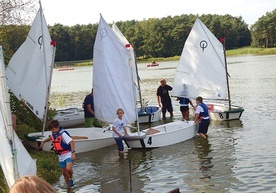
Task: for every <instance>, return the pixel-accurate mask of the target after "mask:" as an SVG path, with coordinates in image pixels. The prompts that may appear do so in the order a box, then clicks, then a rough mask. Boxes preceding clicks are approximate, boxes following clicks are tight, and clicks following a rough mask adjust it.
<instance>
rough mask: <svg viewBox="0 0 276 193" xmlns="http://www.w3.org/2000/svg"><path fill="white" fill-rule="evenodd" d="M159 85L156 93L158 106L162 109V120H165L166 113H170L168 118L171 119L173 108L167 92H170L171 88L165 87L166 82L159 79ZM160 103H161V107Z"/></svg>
mask: <svg viewBox="0 0 276 193" xmlns="http://www.w3.org/2000/svg"><path fill="white" fill-rule="evenodd" d="M160 83H161V85H160V86H159V87H158V89H157V93H156V95H157V102H158V105H159V107H160V108H161V107H162V114H163V118H166V111H168V112H169V113H170V116H171V118H172V117H173V107H172V100H171V97H170V95H169V91H170V90H172V87H171V86H169V85H167V82H166V80H165V79H161V81H160ZM160 99H161V100H160ZM160 101H161V102H160ZM161 103H162V106H161Z"/></svg>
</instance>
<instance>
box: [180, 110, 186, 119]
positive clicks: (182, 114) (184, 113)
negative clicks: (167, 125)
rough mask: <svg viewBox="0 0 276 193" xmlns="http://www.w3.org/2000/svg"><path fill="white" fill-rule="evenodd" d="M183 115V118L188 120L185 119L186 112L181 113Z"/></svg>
mask: <svg viewBox="0 0 276 193" xmlns="http://www.w3.org/2000/svg"><path fill="white" fill-rule="evenodd" d="M181 114H182V118H183V119H186V118H185V112H184V111H181Z"/></svg>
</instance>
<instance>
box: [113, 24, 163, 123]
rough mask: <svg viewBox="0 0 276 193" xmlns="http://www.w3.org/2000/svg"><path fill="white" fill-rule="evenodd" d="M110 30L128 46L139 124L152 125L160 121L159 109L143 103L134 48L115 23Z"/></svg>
mask: <svg viewBox="0 0 276 193" xmlns="http://www.w3.org/2000/svg"><path fill="white" fill-rule="evenodd" d="M112 30H113V31H114V32H115V33H116V35H117V36H118V38H119V39H120V40H121V41H122V42H123V43H124V44H125V45H129V48H128V49H129V53H130V58H131V59H130V65H131V66H132V67H131V69H132V74H133V80H134V84H135V87H136V88H137V89H136V91H135V93H136V98H137V99H138V100H137V102H138V104H139V107H138V108H137V113H138V119H139V123H153V122H156V121H159V120H160V119H161V109H160V108H159V107H158V106H154V105H150V106H148V102H146V103H144V102H143V101H144V100H143V99H142V94H141V89H140V81H139V76H138V69H137V63H136V57H135V53H134V48H133V47H132V45H131V44H130V43H129V42H128V40H127V39H126V37H125V36H124V35H123V33H122V32H121V31H120V29H119V28H118V27H117V26H116V24H115V23H113V25H112Z"/></svg>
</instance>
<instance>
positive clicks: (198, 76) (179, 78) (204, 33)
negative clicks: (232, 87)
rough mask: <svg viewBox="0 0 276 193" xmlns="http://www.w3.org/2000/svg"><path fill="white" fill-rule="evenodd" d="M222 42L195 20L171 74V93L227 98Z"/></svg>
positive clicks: (190, 96) (175, 94) (184, 95)
mask: <svg viewBox="0 0 276 193" xmlns="http://www.w3.org/2000/svg"><path fill="white" fill-rule="evenodd" d="M226 84H227V82H226V71H225V62H224V53H223V45H222V44H221V42H219V40H218V39H217V38H216V37H215V36H214V35H213V34H212V32H211V31H210V30H209V29H208V28H207V27H206V26H205V25H204V24H203V23H202V22H201V21H200V19H199V18H197V19H196V21H195V23H194V25H193V28H192V30H191V32H190V34H189V36H188V38H187V40H186V42H185V45H184V48H183V51H182V54H181V57H180V60H179V64H178V66H177V70H176V74H175V77H174V86H173V92H172V95H173V96H181V97H188V98H196V97H197V96H202V97H203V98H206V99H227V88H226Z"/></svg>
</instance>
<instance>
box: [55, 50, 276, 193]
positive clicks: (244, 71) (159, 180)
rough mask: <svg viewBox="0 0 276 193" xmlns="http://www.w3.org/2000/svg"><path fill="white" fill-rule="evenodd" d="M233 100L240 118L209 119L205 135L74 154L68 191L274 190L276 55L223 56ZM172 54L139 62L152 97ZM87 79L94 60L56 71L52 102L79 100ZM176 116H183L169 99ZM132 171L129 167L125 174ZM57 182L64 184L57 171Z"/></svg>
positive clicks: (170, 68)
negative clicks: (150, 63)
mask: <svg viewBox="0 0 276 193" xmlns="http://www.w3.org/2000/svg"><path fill="white" fill-rule="evenodd" d="M228 63H229V73H230V75H231V78H230V83H231V96H232V101H233V104H237V105H240V106H243V107H244V108H245V112H244V114H243V115H242V118H241V121H231V122H212V123H211V126H210V128H209V136H210V137H209V139H208V140H201V139H198V138H197V137H195V138H193V139H191V140H188V141H186V142H183V143H179V144H176V145H172V146H168V147H165V148H158V149H153V150H128V151H127V153H126V154H125V155H124V157H119V156H118V154H117V150H116V146H114V147H108V148H104V149H100V150H96V151H92V152H89V153H84V154H77V160H76V161H75V162H74V172H75V174H74V178H75V183H76V187H74V189H73V192H79V193H83V192H87V193H88V192H89V193H90V192H101V193H121V192H130V176H131V181H132V185H131V187H132V192H134V193H140V192H141V193H142V192H148V193H151V192H154V193H163V192H164V193H165V192H168V191H169V190H172V189H174V188H176V187H179V188H180V190H181V192H210V193H216V192H276V154H275V149H276V142H275V136H276V129H275V125H276V121H275V117H276V100H275V99H276V56H275V55H272V56H239V57H230V58H228ZM176 65H177V62H175V61H173V62H160V66H159V67H153V68H146V67H145V66H146V64H140V65H139V74H140V77H141V79H142V84H141V87H142V94H143V97H144V98H145V99H146V100H149V102H150V104H156V96H155V94H156V93H155V92H156V88H157V87H158V85H159V79H160V78H166V79H167V82H168V84H172V83H173V75H174V72H175V67H176ZM91 86H92V68H91V67H80V68H76V69H75V70H73V71H64V72H59V71H55V72H54V75H53V83H52V93H51V106H52V107H54V108H61V107H67V106H81V103H82V100H83V98H84V97H85V95H86V94H87V93H88V92H89V91H90V89H91ZM174 106H175V109H174V110H175V114H176V116H175V119H179V118H180V113H179V107H178V106H177V103H176V102H175V101H174ZM130 172H131V174H130ZM55 187H56V188H57V189H59V191H60V192H66V189H64V187H65V184H64V180H63V178H62V177H61V180H60V182H58V183H57V184H56V185H55Z"/></svg>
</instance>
